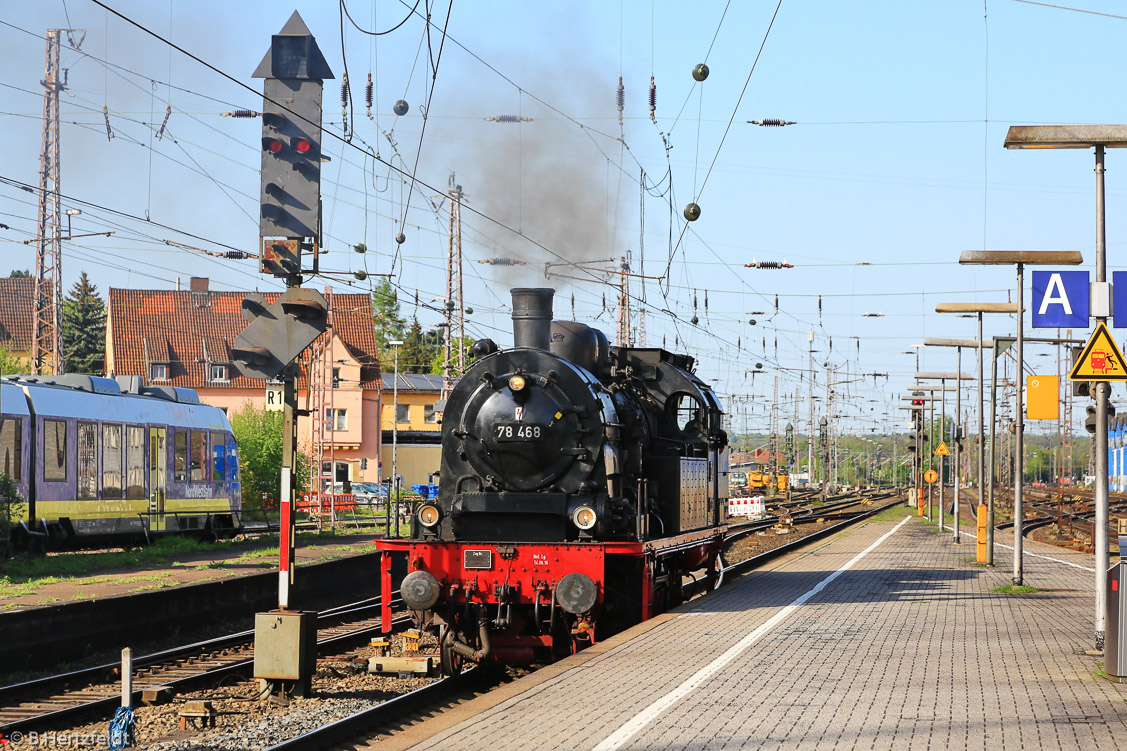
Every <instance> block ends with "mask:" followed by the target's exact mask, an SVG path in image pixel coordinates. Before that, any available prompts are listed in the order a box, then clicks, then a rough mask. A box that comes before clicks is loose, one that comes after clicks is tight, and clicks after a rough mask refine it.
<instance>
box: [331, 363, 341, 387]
mask: <svg viewBox="0 0 1127 751" xmlns="http://www.w3.org/2000/svg"><path fill="white" fill-rule="evenodd" d="M333 388H334V389H339V388H340V368H333Z"/></svg>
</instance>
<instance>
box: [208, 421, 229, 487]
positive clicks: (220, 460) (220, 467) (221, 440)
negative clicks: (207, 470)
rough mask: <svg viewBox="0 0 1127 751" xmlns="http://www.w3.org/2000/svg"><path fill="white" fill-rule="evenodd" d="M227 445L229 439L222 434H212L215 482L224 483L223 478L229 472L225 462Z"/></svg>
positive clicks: (213, 475)
mask: <svg viewBox="0 0 1127 751" xmlns="http://www.w3.org/2000/svg"><path fill="white" fill-rule="evenodd" d="M226 443H227V438H226V436H224V435H223V434H222V433H212V434H211V456H212V462H211V463H212V470H213V474H212V477H214V478H215V479H214V480H213V482H223V476H224V475H225V474H226V472H227V463H226V461H224V460H225V459H226V458H227V451H226V450H227V446H226Z"/></svg>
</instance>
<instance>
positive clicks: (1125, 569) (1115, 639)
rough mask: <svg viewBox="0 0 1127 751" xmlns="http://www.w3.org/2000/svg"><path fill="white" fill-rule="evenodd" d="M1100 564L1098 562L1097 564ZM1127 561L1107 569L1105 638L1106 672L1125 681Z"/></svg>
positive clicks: (1126, 676)
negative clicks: (1125, 589)
mask: <svg viewBox="0 0 1127 751" xmlns="http://www.w3.org/2000/svg"><path fill="white" fill-rule="evenodd" d="M1097 565H1098V564H1097ZM1124 587H1127V561H1120V562H1119V563H1117V564H1115V565H1114V566H1112V567H1111V568H1109V569H1108V570H1107V613H1106V616H1107V635H1106V636H1105V638H1104V672H1106V673H1107V674H1108V675H1110V676H1112V677H1113V678H1118V679H1119V680H1120V682H1123V680H1124V678H1127V638H1125V637H1127V634H1125V633H1124V630H1125V629H1127V597H1124V596H1123V595H1124Z"/></svg>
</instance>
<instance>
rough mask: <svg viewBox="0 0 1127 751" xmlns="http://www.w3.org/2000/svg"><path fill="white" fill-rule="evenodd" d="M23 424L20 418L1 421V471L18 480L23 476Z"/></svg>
mask: <svg viewBox="0 0 1127 751" xmlns="http://www.w3.org/2000/svg"><path fill="white" fill-rule="evenodd" d="M22 439H23V424H22V423H21V422H20V421H19V420H11V419H9V420H4V421H3V422H0V472H3V473H4V474H6V475H7V476H8V477H10V478H12V479H13V480H15V481H16V482H19V481H20V479H21V478H22V477H23V440H22Z"/></svg>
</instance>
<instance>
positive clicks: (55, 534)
mask: <svg viewBox="0 0 1127 751" xmlns="http://www.w3.org/2000/svg"><path fill="white" fill-rule="evenodd" d="M0 411H2V418H0V419H2V422H0V472H3V473H4V474H7V475H8V476H9V477H11V478H12V480H13V481H14V482H15V485H16V487H17V488H18V490H19V493H20V495H21V497H22V498H23V499H24V502H23V503H22V504H20V505H19V506H18V507H17V508H18V509H19V512H20V513H19V514H18V516H17V518H16V519H15V520H14V522H15V523H14V524H13V525H12V536H13V540H14V542H15V543H16V544H17V546H19V547H31V548H40V549H41V548H45V547H60V546H65V545H70V544H90V543H95V542H96V543H103V542H107V541H116V540H126V539H130V540H144V539H151V537H152V536H154V535H160V534H165V533H174V532H201V533H207V534H212V535H223V534H229V533H231V532H233V531H234V530H235V529H237V528H238V526H239V516H240V483H239V453H238V448H237V447H236V445H235V438H234V435H233V434H232V432H231V424H230V423H229V422H228V421H227V416H226V415H225V414H224V413H223V411H222V410H220V409H218V408H216V407H211V406H208V405H205V404H200V401H199V397H198V396H197V394H196V392H194V391H192V390H190V389H181V388H174V387H171V386H143V385H142V384H141V380H140V378H139V377H137V376H121V377H118V378H117V379H116V380H115V379H112V378H99V377H96V376H84V375H63V376H5V377H4V378H3V379H2V380H0Z"/></svg>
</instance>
